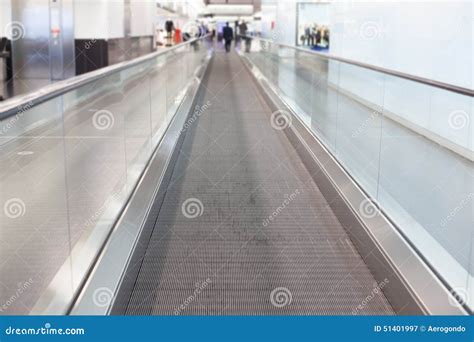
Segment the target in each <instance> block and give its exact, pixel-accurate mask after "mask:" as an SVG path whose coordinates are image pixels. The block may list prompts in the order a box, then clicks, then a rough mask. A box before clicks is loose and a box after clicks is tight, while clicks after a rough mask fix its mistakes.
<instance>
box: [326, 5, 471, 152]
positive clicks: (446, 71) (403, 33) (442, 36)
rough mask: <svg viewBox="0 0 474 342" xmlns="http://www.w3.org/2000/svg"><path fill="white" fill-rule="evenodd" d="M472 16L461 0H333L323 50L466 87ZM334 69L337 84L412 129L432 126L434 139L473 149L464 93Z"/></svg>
mask: <svg viewBox="0 0 474 342" xmlns="http://www.w3.org/2000/svg"><path fill="white" fill-rule="evenodd" d="M473 17H474V9H473V3H472V2H471V1H468V0H464V1H436V0H434V1H433V0H432V1H424V2H408V1H397V2H393V1H377V2H375V1H373V2H365V1H346V0H339V1H335V2H334V3H333V4H332V5H331V49H330V53H331V54H334V55H337V56H342V57H346V58H350V59H353V60H357V61H362V62H366V63H369V64H375V65H378V66H382V67H386V68H389V69H394V70H398V71H401V72H404V73H408V74H413V75H417V76H421V77H425V78H429V79H434V80H438V81H442V82H446V83H449V84H454V85H459V86H462V87H466V88H471V89H472V88H473V79H474V77H473V75H474V71H473V68H474V66H473V62H472V61H473V60H474V50H473V48H474V42H473V39H474V38H473V37H474V35H473ZM332 70H333V71H334V66H333V68H332ZM340 72H341V73H340V86H341V87H342V88H343V89H344V90H347V91H349V92H351V93H353V94H355V95H357V96H359V97H361V98H362V99H364V100H367V101H370V102H372V103H375V104H381V102H382V101H383V104H384V107H385V109H386V110H388V111H390V112H391V113H393V114H396V115H397V116H399V117H400V118H402V119H404V120H407V122H408V123H409V124H411V123H412V124H414V125H415V126H413V127H412V128H414V129H417V128H421V131H425V133H428V135H429V134H430V133H435V135H436V136H435V137H434V138H439V137H440V138H441V142H443V141H444V139H445V141H444V142H446V143H447V144H448V145H450V144H451V143H454V144H455V145H457V146H459V147H461V148H462V149H467V150H468V151H472V150H474V144H473V141H474V137H473V135H474V132H473V130H474V124H473V109H472V100H471V99H470V98H467V97H462V96H459V95H456V94H452V93H448V92H446V91H440V90H437V89H434V88H431V87H427V86H423V85H420V84H417V83H414V82H409V81H405V80H402V79H398V78H394V77H387V76H386V77H382V76H381V75H378V74H376V73H367V71H366V70H362V69H360V68H357V67H351V66H348V65H343V67H342V68H341V70H340ZM335 75H336V74H335V73H334V74H332V76H333V77H334V78H333V81H336V78H335ZM381 89H382V90H384V92H381ZM453 113H458V114H459V113H460V115H462V116H463V117H464V118H465V119H466V120H467V124H465V125H463V126H462V127H461V128H459V127H457V126H455V128H453V127H452V125H450V117H452V116H453ZM454 115H455V114H454ZM457 146H454V148H455V149H457ZM448 147H449V146H448ZM462 149H461V152H462Z"/></svg>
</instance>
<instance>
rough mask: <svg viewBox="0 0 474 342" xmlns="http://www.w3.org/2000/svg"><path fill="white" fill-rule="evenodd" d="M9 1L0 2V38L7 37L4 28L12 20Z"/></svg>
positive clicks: (0, 0)
mask: <svg viewBox="0 0 474 342" xmlns="http://www.w3.org/2000/svg"><path fill="white" fill-rule="evenodd" d="M10 1H11V0H0V38H2V37H5V36H6V35H7V33H6V32H5V31H6V30H5V27H6V26H7V25H8V23H9V22H10V21H11V20H12V19H11V16H12V11H11V5H10Z"/></svg>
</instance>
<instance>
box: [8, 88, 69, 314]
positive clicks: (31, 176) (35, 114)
mask: <svg viewBox="0 0 474 342" xmlns="http://www.w3.org/2000/svg"><path fill="white" fill-rule="evenodd" d="M62 103H63V100H62V98H61V97H59V98H56V99H54V100H50V101H48V102H45V103H43V104H41V105H39V106H35V107H31V106H29V105H25V106H23V107H21V108H19V109H18V112H17V114H16V115H14V116H11V117H9V118H7V119H5V120H3V121H1V122H0V133H1V134H0V207H1V210H0V303H1V304H2V307H1V309H2V310H1V312H0V314H5V315H12V314H27V313H28V312H29V311H30V310H31V309H32V308H33V307H34V306H35V304H36V301H37V299H38V298H39V297H40V296H42V295H43V294H44V293H45V291H46V289H47V287H48V285H49V283H50V282H51V281H52V280H53V278H54V276H55V274H56V272H58V270H59V269H60V268H61V267H62V266H63V262H64V261H65V260H66V258H67V256H68V255H69V254H70V250H69V246H70V237H71V236H70V231H69V225H68V210H69V207H68V201H67V199H68V196H69V193H68V190H67V183H66V175H65V169H64V165H65V156H66V151H65V144H64V140H63V116H62ZM65 266H66V267H65V268H64V273H65V274H66V275H67V276H68V277H67V278H65V279H64V281H65V283H64V285H65V293H66V294H67V292H68V291H70V290H71V289H72V284H71V270H70V265H65ZM19 294H21V296H20V295H19Z"/></svg>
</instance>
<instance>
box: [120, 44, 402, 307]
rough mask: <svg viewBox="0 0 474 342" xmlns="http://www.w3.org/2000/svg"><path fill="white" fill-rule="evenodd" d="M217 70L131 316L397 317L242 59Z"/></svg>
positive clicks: (220, 61) (216, 65)
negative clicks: (277, 125)
mask: <svg viewBox="0 0 474 342" xmlns="http://www.w3.org/2000/svg"><path fill="white" fill-rule="evenodd" d="M209 67H210V72H209V76H208V78H207V79H206V80H205V82H204V83H203V86H204V87H205V89H206V91H205V92H204V94H203V95H202V96H201V97H200V98H199V99H198V107H199V108H197V109H196V110H197V111H195V113H197V114H196V115H195V116H194V119H195V120H193V122H192V123H191V124H189V125H188V127H187V131H186V137H185V140H184V143H183V146H182V149H181V151H180V153H179V156H178V160H177V163H176V165H175V168H174V171H173V175H172V178H171V183H170V185H169V188H168V190H167V193H166V195H165V199H164V202H163V205H162V207H161V209H160V212H159V215H158V218H157V221H156V224H155V228H154V231H153V233H152V236H151V239H150V241H149V245H148V247H147V251H146V254H145V257H144V259H143V261H142V264H141V266H140V271H139V275H138V278H137V280H136V283H135V286H134V289H133V292H132V295H131V297H130V300H129V303H128V307H127V310H126V314H128V315H280V314H281V315H325V314H328V315H329V314H331V315H334V314H336V315H343V314H361V315H371V314H374V315H375V314H382V315H385V314H387V315H388V314H393V309H392V308H391V306H390V304H389V303H388V301H387V299H386V298H385V297H384V295H383V294H382V293H381V291H380V287H381V286H383V284H377V283H376V281H375V280H374V278H373V276H372V274H371V273H370V271H369V269H368V268H367V266H366V265H365V264H364V262H363V260H362V258H361V256H360V255H359V254H358V253H357V251H356V250H355V247H354V246H353V244H352V242H351V241H350V239H349V237H348V236H347V234H346V232H345V230H344V228H343V227H342V226H341V224H340V223H339V221H338V220H337V218H336V216H335V215H334V213H333V212H332V210H331V208H330V207H329V205H328V203H327V202H326V200H325V198H324V197H323V195H322V194H321V193H320V191H319V189H318V187H317V185H316V184H315V183H314V181H313V179H312V177H311V175H310V174H309V172H308V171H307V169H306V168H305V167H304V165H303V164H302V162H301V160H300V159H299V157H298V155H297V153H296V151H295V148H294V147H293V146H292V145H291V144H290V142H289V141H288V140H287V138H286V136H285V134H284V133H283V132H281V131H279V130H277V129H275V128H274V125H272V124H271V115H270V114H271V113H270V109H269V108H268V107H267V106H266V104H265V103H264V102H263V100H261V98H260V96H259V94H258V92H257V90H256V88H255V86H254V84H253V81H252V80H251V76H250V75H249V74H248V71H247V70H246V69H245V67H244V65H243V64H242V63H241V61H240V60H239V57H238V56H237V55H236V54H235V53H233V52H232V53H229V54H225V53H223V52H219V51H217V52H216V53H215V56H214V57H213V61H212V62H211V64H210V66H209Z"/></svg>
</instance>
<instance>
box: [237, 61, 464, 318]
mask: <svg viewBox="0 0 474 342" xmlns="http://www.w3.org/2000/svg"><path fill="white" fill-rule="evenodd" d="M241 56H243V57H244V58H245V63H244V64H245V65H246V66H247V68H249V69H250V72H251V74H252V75H253V77H254V80H255V83H256V84H257V86H258V87H259V88H260V89H261V90H262V94H264V97H265V100H266V102H267V103H268V104H269V106H270V107H271V108H272V109H274V110H277V109H280V110H281V109H282V108H284V109H285V110H286V111H288V113H291V114H292V116H293V120H292V125H290V128H289V129H286V130H285V133H286V134H287V136H288V138H289V139H290V141H291V142H292V143H293V144H294V145H295V149H296V151H297V152H298V154H299V155H300V157H301V158H302V160H303V162H304V164H305V165H306V166H307V167H308V169H309V171H310V172H311V174H312V175H313V177H314V179H315V181H316V182H317V184H318V187H319V188H320V190H321V192H322V193H323V195H324V196H325V197H326V199H327V201H328V202H329V203H330V205H331V207H332V208H333V210H334V212H335V213H337V214H338V219H339V221H340V222H341V223H342V224H343V225H344V227H345V228H346V230H347V231H348V233H349V235H350V237H351V239H352V241H353V242H354V244H355V245H356V247H357V249H358V251H359V253H360V254H361V256H362V257H363V258H364V261H365V262H366V263H367V265H368V266H369V268H370V269H371V271H372V272H373V274H374V277H375V279H376V280H377V281H378V282H381V281H383V280H384V279H385V278H388V279H389V282H388V285H386V286H385V287H384V289H383V291H384V293H385V295H386V297H387V298H388V299H389V301H390V303H391V304H392V306H393V307H394V309H395V310H396V311H397V312H398V313H399V314H408V315H413V314H430V315H448V314H449V315H466V314H468V311H467V309H466V308H465V307H463V306H462V305H461V304H459V305H456V306H455V305H452V303H456V298H455V297H454V296H453V295H452V293H451V292H450V291H449V289H448V288H447V286H446V285H445V284H444V283H443V282H442V281H441V279H440V278H439V277H438V275H437V274H435V273H434V272H433V271H432V270H431V268H430V267H429V265H428V264H427V263H426V262H425V261H424V260H423V258H422V257H420V255H419V254H418V252H417V251H416V250H415V249H414V248H413V247H412V246H411V245H410V243H409V242H408V241H407V240H406V239H405V238H404V237H403V235H402V234H401V233H400V232H399V231H398V229H397V228H396V227H395V226H394V224H393V223H392V222H391V221H390V220H389V219H388V218H387V217H386V216H385V214H384V213H383V211H380V213H379V215H376V216H375V217H372V218H364V217H362V216H361V215H360V214H359V211H358V208H359V207H360V205H361V204H363V203H364V201H367V199H368V196H367V195H366V193H365V192H364V191H363V189H362V188H360V186H359V185H358V184H357V183H356V182H355V181H354V180H353V178H352V177H351V176H350V175H349V174H348V173H347V172H346V170H345V169H344V168H343V167H342V166H341V165H340V163H339V162H338V161H337V160H336V159H335V158H334V157H333V155H332V154H331V152H329V150H327V148H326V147H325V146H324V144H323V143H322V142H321V141H320V140H319V138H318V137H317V136H315V135H314V133H313V132H312V131H311V129H310V128H309V127H307V125H306V124H305V123H304V122H302V121H301V120H300V119H299V116H298V115H297V114H296V113H295V112H294V111H293V110H292V109H291V107H290V106H289V105H287V101H285V99H284V96H283V95H281V94H280V93H279V91H278V90H277V89H276V88H275V87H273V86H272V85H271V84H270V83H269V82H268V80H267V79H266V78H265V76H263V75H262V74H261V73H260V72H259V71H258V69H257V68H256V67H255V66H254V65H253V64H252V62H251V61H250V60H249V59H247V58H246V57H245V56H244V55H241Z"/></svg>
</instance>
